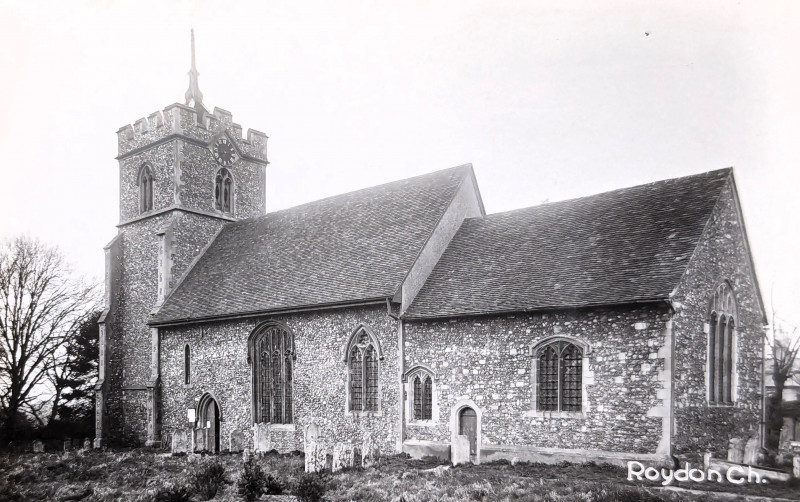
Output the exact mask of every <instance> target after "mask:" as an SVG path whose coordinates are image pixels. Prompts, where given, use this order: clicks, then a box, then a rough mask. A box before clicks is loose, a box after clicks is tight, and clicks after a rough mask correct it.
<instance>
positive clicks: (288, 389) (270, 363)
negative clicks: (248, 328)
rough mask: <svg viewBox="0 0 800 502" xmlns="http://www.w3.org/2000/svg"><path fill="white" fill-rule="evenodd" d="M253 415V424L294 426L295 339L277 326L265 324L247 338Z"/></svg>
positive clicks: (287, 330)
mask: <svg viewBox="0 0 800 502" xmlns="http://www.w3.org/2000/svg"><path fill="white" fill-rule="evenodd" d="M249 351H250V364H251V365H252V367H253V416H254V421H255V422H256V423H272V424H291V423H293V420H294V416H293V396H292V394H293V393H292V385H293V376H294V375H293V362H294V336H293V334H292V332H291V331H289V329H288V328H286V327H284V326H282V325H280V324H266V325H263V326H260V327H259V328H257V330H256V331H255V332H254V334H253V335H251V337H250V347H249Z"/></svg>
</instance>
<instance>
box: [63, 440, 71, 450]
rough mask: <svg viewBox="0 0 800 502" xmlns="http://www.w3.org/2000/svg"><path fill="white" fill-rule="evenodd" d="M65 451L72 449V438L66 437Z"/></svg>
mask: <svg viewBox="0 0 800 502" xmlns="http://www.w3.org/2000/svg"><path fill="white" fill-rule="evenodd" d="M64 451H72V440H71V439H65V440H64Z"/></svg>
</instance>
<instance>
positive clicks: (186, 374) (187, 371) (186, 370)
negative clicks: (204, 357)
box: [183, 343, 192, 385]
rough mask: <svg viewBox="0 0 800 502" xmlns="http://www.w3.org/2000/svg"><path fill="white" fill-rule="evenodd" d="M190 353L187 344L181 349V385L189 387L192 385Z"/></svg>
mask: <svg viewBox="0 0 800 502" xmlns="http://www.w3.org/2000/svg"><path fill="white" fill-rule="evenodd" d="M191 365H192V353H191V349H189V344H188V343H187V344H186V346H185V347H184V348H183V383H184V384H186V385H189V384H190V383H192V377H191V375H192V366H191Z"/></svg>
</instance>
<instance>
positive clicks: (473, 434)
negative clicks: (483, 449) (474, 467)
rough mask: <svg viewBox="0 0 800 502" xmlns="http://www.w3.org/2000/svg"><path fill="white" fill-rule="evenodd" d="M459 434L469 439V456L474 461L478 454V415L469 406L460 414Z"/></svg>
mask: <svg viewBox="0 0 800 502" xmlns="http://www.w3.org/2000/svg"><path fill="white" fill-rule="evenodd" d="M458 433H459V434H461V435H462V436H467V438H469V456H470V459H471V460H473V461H474V460H475V456H476V455H477V454H478V414H477V413H475V410H473V409H472V408H470V407H468V406H467V407H465V408H463V409H462V410H461V412H460V413H459V416H458Z"/></svg>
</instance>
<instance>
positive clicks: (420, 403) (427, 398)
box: [412, 374, 433, 420]
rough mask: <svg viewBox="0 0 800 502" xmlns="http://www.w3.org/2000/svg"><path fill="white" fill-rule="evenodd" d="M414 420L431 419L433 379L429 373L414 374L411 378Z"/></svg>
mask: <svg viewBox="0 0 800 502" xmlns="http://www.w3.org/2000/svg"><path fill="white" fill-rule="evenodd" d="M412 382H413V383H412V387H413V393H414V396H413V402H414V415H413V416H414V420H432V419H433V380H432V379H431V376H430V375H425V374H421V375H415V376H414V377H413V379H412Z"/></svg>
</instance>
